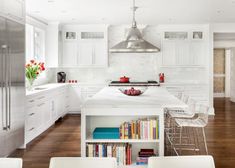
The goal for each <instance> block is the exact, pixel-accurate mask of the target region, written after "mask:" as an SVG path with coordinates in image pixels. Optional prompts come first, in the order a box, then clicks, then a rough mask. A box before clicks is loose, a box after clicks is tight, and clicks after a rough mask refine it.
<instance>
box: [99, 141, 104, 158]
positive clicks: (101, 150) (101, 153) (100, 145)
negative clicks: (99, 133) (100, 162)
mask: <svg viewBox="0 0 235 168" xmlns="http://www.w3.org/2000/svg"><path fill="white" fill-rule="evenodd" d="M99 157H103V145H102V144H99Z"/></svg>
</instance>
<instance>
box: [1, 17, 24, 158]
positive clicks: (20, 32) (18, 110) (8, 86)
mask: <svg viewBox="0 0 235 168" xmlns="http://www.w3.org/2000/svg"><path fill="white" fill-rule="evenodd" d="M24 65H25V25H23V24H20V23H17V22H15V21H12V20H9V19H6V18H4V17H1V16H0V157H5V156H8V155H9V154H10V153H11V152H13V151H14V150H15V149H16V148H18V147H20V146H22V145H23V144H24V119H25V112H24V111H25V110H24V105H25V68H24Z"/></svg>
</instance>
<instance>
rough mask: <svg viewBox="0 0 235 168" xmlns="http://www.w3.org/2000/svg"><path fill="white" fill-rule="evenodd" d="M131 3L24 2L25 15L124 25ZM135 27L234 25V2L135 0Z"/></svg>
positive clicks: (81, 0) (89, 0)
mask: <svg viewBox="0 0 235 168" xmlns="http://www.w3.org/2000/svg"><path fill="white" fill-rule="evenodd" d="M131 6H132V0H26V11H27V13H28V14H29V15H31V16H34V17H37V18H39V19H42V20H44V21H60V22H62V23H73V22H75V23H84V24H94V23H106V24H128V23H130V22H131V18H132V17H131V15H132V13H131V10H130V8H131ZM136 6H138V7H139V9H138V10H137V13H136V20H137V23H139V24H150V25H154V24H165V23H208V22H211V23H212V22H214V23H215V22H235V0H136Z"/></svg>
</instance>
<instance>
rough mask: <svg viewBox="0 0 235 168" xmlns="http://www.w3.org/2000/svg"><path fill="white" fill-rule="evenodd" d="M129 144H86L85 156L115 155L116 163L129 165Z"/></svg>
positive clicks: (130, 152)
mask: <svg viewBox="0 0 235 168" xmlns="http://www.w3.org/2000/svg"><path fill="white" fill-rule="evenodd" d="M131 148H132V146H131V144H128V143H125V144H120V143H114V144H107V143H94V144H92V143H91V144H87V145H86V149H87V152H86V156H87V157H116V158H117V163H118V165H130V164H131V163H132V160H131V158H132V151H131Z"/></svg>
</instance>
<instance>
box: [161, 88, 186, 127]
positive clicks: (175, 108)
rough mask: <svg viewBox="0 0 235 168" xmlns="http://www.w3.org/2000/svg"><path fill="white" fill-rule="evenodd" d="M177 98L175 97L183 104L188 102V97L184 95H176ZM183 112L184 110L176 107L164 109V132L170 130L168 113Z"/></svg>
mask: <svg viewBox="0 0 235 168" xmlns="http://www.w3.org/2000/svg"><path fill="white" fill-rule="evenodd" d="M178 95H179V96H177V98H179V99H180V100H181V101H183V102H184V103H186V104H187V103H188V101H189V96H188V95H186V94H183V93H182V92H181V93H179V94H178ZM183 111H185V109H184V108H177V107H169V108H168V107H166V108H164V114H165V130H166V131H167V130H169V129H170V128H171V125H170V124H171V122H170V118H171V117H170V116H169V113H170V112H173V113H175V112H183Z"/></svg>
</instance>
